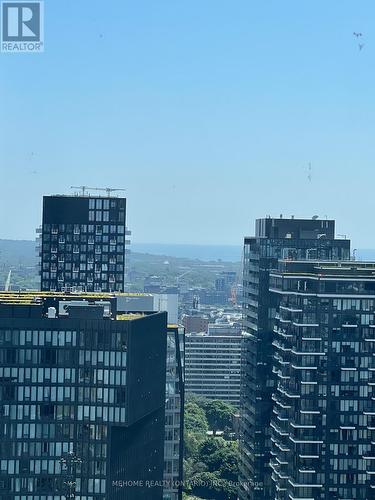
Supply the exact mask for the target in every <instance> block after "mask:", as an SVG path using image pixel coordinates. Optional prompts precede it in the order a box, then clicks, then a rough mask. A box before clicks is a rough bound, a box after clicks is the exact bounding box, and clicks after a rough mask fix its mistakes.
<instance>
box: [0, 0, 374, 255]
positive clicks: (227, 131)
mask: <svg viewBox="0 0 375 500" xmlns="http://www.w3.org/2000/svg"><path fill="white" fill-rule="evenodd" d="M45 7H46V8H45V11H46V12H45V30H46V48H45V52H44V53H43V54H1V55H0V61H1V65H2V71H1V73H0V96H1V100H2V110H1V118H0V136H1V139H0V147H1V150H2V154H1V165H0V173H1V180H2V195H1V198H0V214H2V215H1V216H0V237H1V238H10V239H16V238H18V239H20V238H26V239H33V238H34V234H35V233H34V228H35V227H37V226H38V225H39V224H40V220H41V198H42V195H43V194H53V193H61V194H63V193H69V192H71V191H70V189H69V187H70V186H71V185H77V186H78V185H80V184H88V185H91V186H99V187H107V186H110V187H120V188H126V189H127V191H126V196H127V197H128V225H129V227H130V228H131V229H132V231H133V240H134V241H135V242H138V241H139V242H143V241H155V242H171V243H187V242H189V243H192V244H204V245H205V244H230V245H237V244H238V245H241V243H242V239H243V236H244V235H251V234H252V233H253V228H254V220H255V219H256V218H257V217H264V216H266V215H267V214H271V215H274V216H275V215H278V214H280V213H284V214H285V216H287V215H288V214H289V215H290V214H294V215H295V216H296V217H298V216H302V217H312V216H313V215H315V214H318V215H320V216H321V217H322V218H324V217H325V216H326V215H327V216H328V217H329V218H335V219H336V221H337V233H338V234H340V233H342V234H347V235H348V237H350V238H351V239H352V241H353V247H354V248H356V247H358V248H371V247H373V248H375V233H374V232H372V231H371V228H372V224H373V222H372V214H373V209H374V207H373V185H372V183H371V182H369V180H370V179H371V178H372V176H373V164H374V159H375V152H374V145H373V137H374V132H375V120H374V117H375V114H374V111H375V103H374V98H373V89H374V87H375V68H374V65H373V60H374V54H375V42H374V40H375V36H374V34H375V30H374V26H373V19H374V14H375V4H374V2H371V1H370V0H365V1H363V2H360V3H354V2H352V1H349V0H344V1H342V0H340V1H339V0H333V1H331V2H329V3H328V2H326V1H323V0H316V1H315V2H311V3H306V2H303V3H302V2H300V1H297V0H287V1H285V2H278V1H277V0H270V1H268V2H248V1H246V0H239V1H238V2H236V5H235V7H234V6H233V5H230V6H229V4H228V3H227V2H224V1H217V0H215V2H214V1H213V0H207V1H206V2H204V3H202V2H199V1H198V0H191V1H190V2H188V3H176V2H172V0H166V1H164V2H161V3H160V2H157V3H156V2H155V3H154V2H147V1H146V2H137V3H134V2H130V1H127V0H126V1H121V2H120V1H117V2H116V1H115V2H112V3H111V6H107V5H104V4H103V2H99V1H98V0H93V1H92V2H90V9H87V7H86V5H85V4H84V3H83V2H82V3H78V2H74V1H73V0H66V1H65V2H52V1H51V0H46V1H45ZM98 19H100V21H98ZM354 31H361V32H363V34H364V44H365V45H364V48H363V50H361V51H360V50H359V49H358V45H357V41H356V39H355V38H354V37H353V32H354ZM25 75H27V85H26V84H25ZM310 163H311V171H310V170H309V164H310Z"/></svg>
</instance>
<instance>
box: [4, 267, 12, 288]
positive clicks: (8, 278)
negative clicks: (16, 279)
mask: <svg viewBox="0 0 375 500" xmlns="http://www.w3.org/2000/svg"><path fill="white" fill-rule="evenodd" d="M11 277H12V270H10V271H9V273H8V277H7V280H6V282H5V291H6V292H9V290H10V278H11Z"/></svg>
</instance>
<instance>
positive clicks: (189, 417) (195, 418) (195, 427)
mask: <svg viewBox="0 0 375 500" xmlns="http://www.w3.org/2000/svg"><path fill="white" fill-rule="evenodd" d="M185 430H186V431H188V432H189V431H190V432H199V433H202V434H206V432H207V431H208V422H207V417H206V414H205V412H204V410H203V409H202V408H200V407H199V406H198V405H197V404H196V403H193V402H192V403H187V404H186V405H185Z"/></svg>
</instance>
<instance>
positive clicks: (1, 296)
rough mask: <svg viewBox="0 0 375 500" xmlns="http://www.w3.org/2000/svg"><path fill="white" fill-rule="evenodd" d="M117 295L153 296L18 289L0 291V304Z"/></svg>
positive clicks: (148, 295) (146, 294) (110, 297)
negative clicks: (14, 290)
mask: <svg viewBox="0 0 375 500" xmlns="http://www.w3.org/2000/svg"><path fill="white" fill-rule="evenodd" d="M117 297H124V298H126V297H129V298H135V297H153V295H152V294H151V293H130V292H129V293H127V292H124V293H115V292H114V293H110V292H108V293H105V292H39V291H25V292H23V291H20V292H12V291H10V292H4V291H0V304H24V305H27V304H29V305H33V304H41V303H43V302H44V300H45V299H62V300H89V301H94V300H95V301H98V300H99V301H100V300H110V299H115V298H117Z"/></svg>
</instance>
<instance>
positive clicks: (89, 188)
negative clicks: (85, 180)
mask: <svg viewBox="0 0 375 500" xmlns="http://www.w3.org/2000/svg"><path fill="white" fill-rule="evenodd" d="M70 189H80V190H81V191H82V196H85V194H86V191H105V192H106V193H107V196H108V197H110V196H111V193H114V192H115V191H126V190H125V189H118V188H108V187H107V188H98V187H89V186H70Z"/></svg>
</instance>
